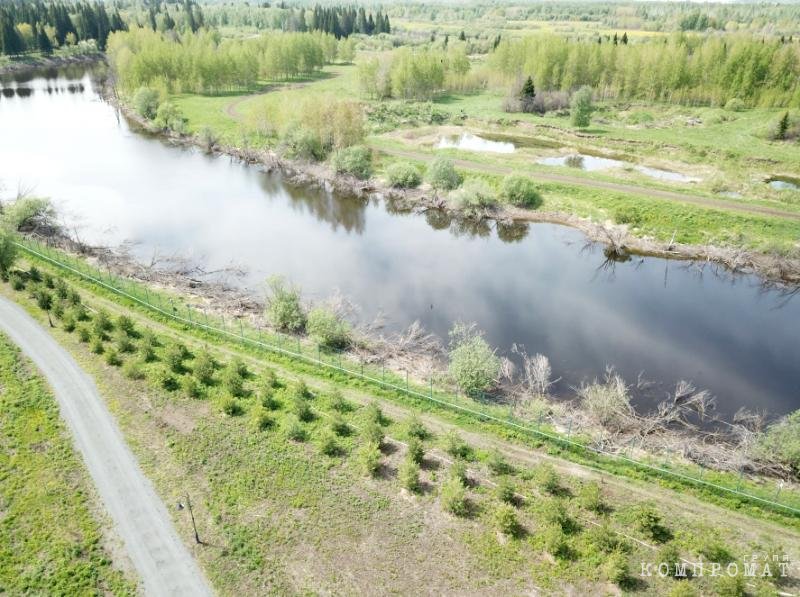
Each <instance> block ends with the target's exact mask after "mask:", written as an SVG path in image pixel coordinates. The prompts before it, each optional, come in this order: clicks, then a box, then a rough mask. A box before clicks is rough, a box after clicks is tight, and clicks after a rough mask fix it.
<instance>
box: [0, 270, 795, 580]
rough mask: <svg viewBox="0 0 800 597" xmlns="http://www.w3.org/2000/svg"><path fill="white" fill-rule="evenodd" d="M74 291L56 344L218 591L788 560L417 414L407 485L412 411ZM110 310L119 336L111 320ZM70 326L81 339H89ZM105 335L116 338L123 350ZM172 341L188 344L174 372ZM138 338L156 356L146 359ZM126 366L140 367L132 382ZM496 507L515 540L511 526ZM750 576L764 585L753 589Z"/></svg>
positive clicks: (703, 513) (581, 474)
mask: <svg viewBox="0 0 800 597" xmlns="http://www.w3.org/2000/svg"><path fill="white" fill-rule="evenodd" d="M45 282H46V279H45ZM28 284H29V285H30V288H28V289H27V290H25V291H21V292H13V291H12V290H11V289H10V287H8V286H6V287H4V290H3V292H5V293H7V294H9V295H10V296H13V297H14V298H15V299H16V300H18V301H21V302H22V303H23V304H24V305H25V306H26V307H27V308H28V309H29V310H30V311H31V312H32V313H34V314H35V315H36V316H37V317H39V319H40V320H43V317H44V314H43V313H42V312H41V311H38V310H37V309H36V307H35V306H34V303H33V301H32V300H31V299H30V298H28V295H29V292H30V291H31V290H32V289H33V288H34V287H36V284H35V283H34V282H31V281H29V282H28ZM81 292H82V294H83V295H84V296H83V300H82V303H83V305H84V306H85V307H86V308H87V315H88V316H89V321H87V322H85V323H80V322H79V323H78V326H77V328H76V330H75V331H72V332H69V331H67V330H66V329H64V327H65V326H64V324H62V323H61V322H60V321H58V322H57V328H56V330H54V334H55V335H56V337H57V338H58V339H59V341H60V342H62V343H63V344H64V346H66V347H67V348H68V349H69V350H70V351H72V352H73V354H74V355H75V356H76V357H77V358H78V359H79V362H81V364H82V365H83V366H84V368H85V369H86V370H87V371H88V372H89V373H90V374H92V375H93V376H94V377H95V379H96V380H97V382H98V385H99V387H100V389H101V392H102V393H103V394H104V395H105V396H107V397H109V400H110V406H111V408H112V410H113V411H114V412H115V414H116V415H117V417H118V419H119V420H120V422H121V426H122V427H123V430H124V431H125V433H126V435H127V437H128V440H129V441H130V442H131V444H132V447H133V448H134V451H135V452H136V453H137V456H138V457H139V459H140V461H141V462H142V466H143V468H144V469H145V471H146V473H147V474H148V475H149V476H151V477H152V478H153V479H154V481H155V483H156V486H157V488H158V489H159V491H160V493H161V495H162V497H163V499H164V500H165V502H166V503H174V502H175V501H179V500H181V499H182V497H183V496H184V495H185V494H186V493H189V494H190V495H191V496H192V500H193V502H194V504H195V513H196V515H197V519H198V527H199V531H200V535H201V538H202V539H203V540H204V542H205V545H204V546H200V547H197V548H196V551H195V553H196V554H197V555H198V557H199V558H200V560H201V562H202V563H203V565H204V566H205V568H206V570H207V571H208V573H209V576H210V578H211V579H212V582H214V584H215V587H216V588H217V589H218V590H219V591H220V592H221V593H222V594H234V593H241V592H243V591H244V592H245V593H252V592H259V591H261V592H263V591H266V592H279V593H282V594H287V593H291V594H294V593H317V592H328V591H330V590H333V589H334V588H335V590H336V591H337V592H344V593H349V592H364V591H369V592H379V593H384V592H401V593H406V592H418V591H420V590H425V591H434V592H438V593H452V592H464V591H471V592H474V591H481V592H486V593H497V592H498V591H506V592H512V593H520V592H529V591H531V590H535V589H536V588H537V587H538V588H540V589H542V590H544V591H545V592H553V593H558V592H562V591H563V590H564V587H565V586H568V587H572V588H573V589H574V590H575V591H577V592H581V593H583V594H589V593H597V592H615V591H616V590H617V589H616V588H615V585H618V586H620V587H622V588H623V589H625V590H627V591H630V592H635V593H642V594H647V593H649V594H665V593H667V592H668V591H669V590H670V588H671V586H672V585H674V584H675V582H674V581H672V580H670V579H663V578H658V577H654V578H641V577H638V576H637V572H636V571H637V570H638V568H639V562H642V561H644V562H658V561H659V560H658V558H659V557H664V555H665V554H669V553H674V550H677V553H679V554H680V555H681V556H682V557H685V558H687V559H690V560H694V559H696V558H697V557H698V556H699V555H704V557H706V559H713V558H714V557H724V558H730V559H731V560H738V559H740V557H744V555H745V554H749V553H751V550H754V549H758V550H762V549H763V550H765V551H766V552H768V553H783V552H784V551H785V552H788V553H789V554H795V553H796V551H797V549H798V548H800V542H799V541H798V537H797V534H796V533H795V532H793V531H789V530H788V529H784V530H778V528H777V527H775V526H773V525H770V524H769V523H764V522H762V521H759V520H756V519H749V518H746V517H744V515H742V514H739V513H734V512H728V511H725V510H718V509H716V508H714V507H698V504H697V503H696V502H695V501H694V500H693V499H692V498H689V497H688V496H676V497H673V498H669V497H668V496H669V492H664V491H659V490H656V489H655V488H653V487H651V490H650V491H646V490H645V491H643V488H644V487H646V485H638V484H626V483H624V482H618V481H617V482H608V481H606V482H604V483H603V484H602V486H601V487H600V494H601V496H602V498H601V501H602V503H603V504H604V506H603V507H602V508H599V509H597V508H596V507H592V506H590V505H589V506H587V504H588V503H589V502H587V500H586V497H585V496H586V492H587V491H589V490H587V489H586V488H587V487H592V486H593V484H592V483H590V481H591V480H592V479H593V478H595V475H594V474H593V473H591V472H590V470H588V469H583V468H581V467H574V466H573V465H570V464H569V463H564V462H563V461H560V460H559V459H552V458H550V457H548V456H547V455H546V454H542V453H538V454H537V453H531V458H528V457H523V453H522V452H519V451H517V452H514V453H513V454H511V453H507V452H500V451H499V450H498V449H495V448H492V447H491V446H492V445H493V444H491V443H488V444H487V443H486V442H485V441H484V440H483V439H481V438H482V436H481V435H478V434H476V433H474V432H470V433H464V434H463V437H464V438H466V443H465V444H463V445H461V446H460V447H458V449H457V452H458V453H459V454H460V456H458V457H455V456H454V453H455V452H454V451H453V450H454V447H453V442H452V440H450V439H449V437H450V435H449V433H448V429H452V425H448V424H443V423H442V421H441V420H440V419H438V418H432V417H430V416H427V415H426V416H424V417H421V419H420V422H421V423H422V424H423V426H424V427H426V428H427V433H426V434H424V439H423V440H422V448H423V450H424V453H425V459H424V460H423V466H422V467H421V469H420V473H419V478H418V480H419V486H418V488H416V489H415V490H411V491H410V490H408V489H407V488H406V483H405V481H404V480H403V478H402V475H401V474H400V470H401V469H402V467H403V462H404V460H405V458H406V453H407V451H408V448H407V443H408V442H409V441H410V435H409V433H410V430H411V427H410V426H409V416H411V414H412V413H413V410H409V409H408V408H403V407H398V406H394V405H392V404H389V403H385V402H384V403H383V406H382V408H383V414H382V415H379V414H378V412H377V411H376V410H375V409H374V407H371V406H370V403H371V401H370V399H369V394H367V395H366V396H365V394H364V393H363V392H353V391H352V390H351V389H349V388H348V387H347V386H341V385H339V384H338V383H336V380H335V379H333V380H331V381H325V380H324V379H322V380H320V379H319V378H313V377H309V376H307V375H304V374H298V373H297V372H295V371H293V370H292V369H291V368H287V364H286V363H284V362H282V361H280V360H278V361H273V362H268V361H266V360H265V359H264V357H255V356H254V355H249V354H247V353H238V352H237V351H231V350H229V349H228V348H226V347H224V346H222V345H220V344H217V343H214V342H209V341H207V340H200V339H196V338H194V337H192V336H191V335H189V334H186V333H184V332H181V331H180V330H179V329H173V328H169V327H166V326H163V325H162V324H160V323H158V322H156V321H152V320H150V319H148V318H146V317H143V316H141V315H140V314H139V313H137V312H135V311H130V310H128V309H126V308H124V307H123V306H122V305H121V304H118V303H115V302H112V301H108V300H106V299H104V298H103V297H101V296H95V295H93V294H91V293H87V292H86V289H83V290H81ZM100 310H105V311H106V312H107V313H108V315H109V316H110V317H109V324H108V325H107V326H106V329H105V331H100V329H99V327H98V326H97V325H94V324H93V320H96V319H97V318H98V317H99V316H98V315H96V314H97V313H98V312H99V311H100ZM119 314H125V315H127V316H128V317H130V318H131V319H130V321H129V323H132V324H133V326H131V325H126V326H124V328H123V327H122V326H121V325H119V326H118V325H117V323H116V322H117V321H118V319H117V315H119ZM80 329H86V330H88V331H89V336H88V337H86V338H85V340H86V341H85V342H84V341H82V338H81V333H79V331H78V330H80ZM119 329H125V330H128V331H127V332H126V334H125V336H126V338H127V342H128V343H130V346H129V347H127V348H126V349H125V350H123V349H122V344H121V342H120V340H119V338H120V334H119V333H118V332H119ZM146 330H150V332H151V333H152V335H151V334H150V333H146ZM176 342H182V343H184V345H185V351H184V352H183V357H182V358H181V359H180V363H178V364H177V365H176V360H175V357H174V355H175V354H176V351H175V350H174V349H175V346H176V344H175V343H176ZM144 343H147V344H148V345H149V346H151V347H152V348H153V350H152V352H151V353H150V356H149V358H148V359H146V360H143V357H142V354H143V353H142V350H143V349H142V345H143V344H144ZM206 350H209V351H210V352H211V355H212V356H213V357H214V359H215V360H216V363H217V364H216V366H215V368H214V370H213V373H212V374H211V376H210V379H209V380H208V381H207V382H203V383H201V384H199V386H197V387H196V389H198V390H199V391H197V392H196V393H195V392H194V391H191V392H190V391H189V389H190V387H191V386H189V385H187V381H186V380H188V379H192V378H197V370H198V368H199V367H200V365H199V364H198V363H199V360H198V357H199V356H200V354H201V353H203V352H204V351H206ZM112 354H113V355H114V356H115V358H113V359H112V358H111V357H110V355H112ZM237 358H238V359H239V360H236V359H237ZM145 361H146V362H145ZM132 363H138V365H136V367H138V368H139V371H140V373H139V374H136V375H134V374H132V373H131V370H132V367H134V365H132ZM236 363H238V364H236ZM233 364H236V365H235V367H234V366H233ZM265 367H269V368H270V369H271V370H272V371H274V372H275V373H276V374H277V377H276V379H275V380H274V382H273V381H270V384H269V385H270V387H271V390H270V391H269V392H268V394H265V393H264V386H263V384H262V383H261V381H263V380H264V379H265V378H264V371H265ZM233 369H236V370H239V371H240V376H241V382H242V387H241V389H240V391H237V392H236V394H238V395H239V397H236V398H234V397H233V396H232V394H231V391H230V388H231V384H230V371H231V370H233ZM244 369H246V371H243V370H244ZM168 378H169V379H171V381H169V382H167V379H168ZM299 381H303V382H306V383H307V384H308V386H307V387H308V390H309V391H308V392H307V393H306V392H302V393H301V392H300V386H298V382H299ZM337 390H341V391H342V393H343V394H344V401H342V400H341V399H339V398H337V396H336V391H337ZM190 394H194V395H195V397H190ZM301 411H302V412H306V413H307V415H302V416H301V414H300V413H301ZM417 416H418V417H419V416H420V415H419V414H417ZM301 420H305V421H306V422H300V421H301ZM375 423H377V424H378V426H379V428H380V429H381V433H383V434H385V435H386V438H387V439H386V440H385V441H384V442H383V447H382V450H381V453H380V456H379V457H378V458H379V462H380V466H379V468H378V470H377V473H376V474H375V475H374V476H370V475H367V474H365V472H364V470H363V468H362V460H361V457H360V456H359V454H360V450H361V447H362V446H363V445H364V441H365V440H364V436H365V430H366V429H370V428H373V429H374V428H375ZM456 445H458V444H456ZM498 445H501V444H498ZM459 459H460V460H463V462H464V463H465V465H466V466H467V467H468V469H469V471H470V472H469V473H468V476H469V478H470V482H469V483H468V485H467V487H466V488H465V491H466V494H467V498H468V502H467V503H468V508H467V510H466V514H465V515H463V516H454V515H452V514H450V513H448V512H445V511H444V510H443V507H442V500H443V499H444V498H443V494H444V493H445V491H444V483H445V480H446V479H447V478H448V477H449V475H450V472H449V468H450V466H451V465H450V464H449V463H450V462H452V461H453V460H459ZM551 466H552V467H553V469H551V468H550V467H551ZM497 484H502V485H506V484H508V485H510V486H511V487H512V488H513V490H512V491H513V492H515V493H516V494H517V497H515V498H514V499H512V500H511V502H512V504H513V506H512V507H511V510H509V509H508V508H505V507H504V506H501V502H502V499H501V495H502V494H500V493H499V492H498V489H497ZM676 498H677V499H676ZM651 501H652V502H653V507H654V508H656V509H657V511H658V513H659V514H658V517H657V518H658V519H659V522H658V523H657V524H656V527H655V529H654V527H653V526H652V525H650V524H645V523H644V522H642V521H643V520H645V519H648V520H649V515H648V516H645V515H644V514H643V512H644V510H643V509H642V508H643V504H644V505H645V506H646V504H647V503H650V502H651ZM509 512H511V517H512V519H513V520H512V522H514V523H515V524H514V525H512V527H513V532H507V531H508V529H509V527H508V525H507V524H506V523H508V513H509ZM500 513H502V516H501V514H500ZM173 516H174V517H175V522H176V524H177V526H178V528H179V530H180V532H181V534H182V535H183V536H185V537H190V536H191V531H190V527H189V521H188V520H187V518H186V516H184V515H183V514H182V513H180V512H178V511H173ZM643 516H644V518H643ZM731 520H734V521H738V522H735V523H734V524H728V523H729V522H730V521H731ZM745 520H746V521H748V522H745ZM504 521H505V522H504ZM504 529H505V530H504ZM709 554H713V555H709ZM720 554H722V555H720ZM410 570H413V573H410V574H409V573H408V571H410ZM620 570H621V572H620ZM615 571H616V572H619V574H616V573H615ZM725 582H727V581H724V580H720V579H711V578H703V579H695V580H693V581H692V582H691V583H690V584H691V587H683V586H682V587H681V588H682V589H685V588H692V589H696V590H698V591H703V592H705V593H706V594H714V593H717V592H718V593H719V594H725V593H724V592H723V591H724V590H726V588H725V586H723V584H724V583H725ZM783 582H784V583H785V582H791V579H787V580H786V581H783ZM753 583H755V585H757V588H759V590H764V591H769V590H774V588H773V587H772V584H771V583H764V581H763V580H754V581H753ZM780 586H783V585H780Z"/></svg>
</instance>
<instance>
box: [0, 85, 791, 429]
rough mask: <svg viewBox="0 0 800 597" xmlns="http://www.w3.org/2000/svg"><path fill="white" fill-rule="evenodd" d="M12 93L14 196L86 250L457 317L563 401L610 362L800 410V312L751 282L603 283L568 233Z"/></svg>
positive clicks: (745, 400)
mask: <svg viewBox="0 0 800 597" xmlns="http://www.w3.org/2000/svg"><path fill="white" fill-rule="evenodd" d="M79 84H82V86H81V85H79ZM70 85H71V87H70ZM17 87H23V88H24V89H25V90H26V91H24V92H23V93H17V92H14V93H10V92H5V93H0V183H2V184H3V185H4V187H5V189H4V192H3V194H4V195H5V196H8V195H12V194H14V193H15V192H16V191H17V188H18V187H22V188H30V189H33V190H34V192H35V193H37V194H40V195H46V196H50V197H51V198H52V199H53V200H54V203H55V204H56V206H57V207H58V209H59V211H60V213H61V214H62V215H63V217H64V219H65V220H66V221H67V222H68V223H69V224H70V226H71V228H72V229H73V231H74V232H76V233H77V234H78V235H79V236H80V237H81V239H82V240H84V241H87V242H90V243H98V244H108V245H118V244H120V243H122V242H124V241H131V242H133V243H135V244H134V245H133V246H134V248H133V251H134V254H135V255H136V256H137V257H138V258H140V259H143V260H146V261H149V260H150V259H151V257H152V256H153V254H154V253H158V254H161V255H171V254H180V255H182V256H185V257H188V258H191V259H195V260H197V261H199V262H202V263H203V264H204V266H205V267H206V269H208V270H214V269H217V268H222V267H225V266H227V265H230V264H236V265H239V266H242V267H244V268H245V269H246V270H247V275H246V276H245V278H243V279H242V280H240V281H239V283H241V284H243V285H245V286H246V287H247V288H249V289H251V290H253V292H256V293H258V294H259V295H260V294H261V293H262V285H263V283H262V281H263V280H264V278H265V277H266V276H268V275H269V274H272V273H281V274H285V275H286V276H288V277H289V278H291V279H292V280H294V281H295V282H297V283H298V284H300V285H301V286H302V288H303V290H304V292H305V293H306V295H307V296H308V297H309V298H311V299H322V298H324V297H326V296H328V295H330V294H331V293H332V292H333V291H334V290H335V289H338V290H340V291H341V293H342V294H344V295H345V296H346V297H348V298H349V299H351V300H352V301H353V302H354V303H355V304H357V305H359V306H360V307H361V312H360V317H361V318H362V319H363V320H371V319H372V318H373V317H374V316H375V315H376V314H377V313H378V312H383V313H384V314H386V316H387V317H386V319H387V323H388V325H389V326H390V327H392V328H395V329H397V328H403V327H405V326H407V325H408V324H410V323H411V322H413V321H414V320H415V319H419V320H420V321H421V322H422V323H423V324H424V325H425V326H426V327H427V328H428V329H429V330H431V331H433V332H435V333H437V334H439V335H441V336H446V333H447V330H448V329H449V328H450V326H451V325H452V323H453V322H454V321H455V320H458V319H462V320H466V321H474V322H476V323H477V324H478V326H479V327H480V328H481V329H483V330H485V331H486V335H487V338H488V340H489V341H490V342H491V343H492V344H494V345H496V346H498V347H499V348H500V349H501V350H502V351H507V350H508V349H509V348H510V346H511V345H512V344H513V343H520V344H524V345H525V346H526V347H527V349H528V351H529V352H531V353H533V352H541V353H543V354H546V355H547V356H548V357H550V360H551V362H552V365H553V368H554V371H555V373H556V375H557V376H560V377H562V381H561V382H560V383H559V389H560V390H561V391H565V392H566V391H568V390H569V387H570V386H571V385H576V384H578V383H579V382H580V381H581V380H583V379H587V378H592V377H595V376H598V375H602V373H603V371H604V369H605V367H606V365H614V366H616V368H617V369H618V370H619V371H620V372H621V373H622V374H623V375H624V376H625V377H626V379H628V380H629V381H631V382H633V381H635V379H636V378H637V375H638V374H639V373H640V372H643V374H644V377H646V378H647V379H650V380H654V381H656V382H658V384H657V385H656V386H655V387H654V389H653V393H654V395H655V396H656V397H661V396H663V395H664V392H666V391H667V390H668V389H670V388H671V387H673V386H674V383H675V382H676V381H677V380H679V379H690V380H692V381H693V382H694V383H695V384H696V385H697V386H698V387H700V388H708V389H709V390H711V391H712V392H713V394H714V395H716V396H717V399H718V409H719V410H720V411H722V412H724V413H726V414H728V415H730V414H732V413H733V412H735V411H736V410H737V409H738V408H739V407H740V406H747V407H749V408H751V409H767V410H768V411H770V412H771V413H774V414H778V413H785V412H788V411H791V410H794V409H797V408H800V297H796V298H794V299H793V300H786V298H785V297H784V296H782V295H781V294H780V293H778V292H776V291H768V292H765V291H762V290H761V289H760V286H759V283H758V280H757V279H756V278H754V277H747V276H732V275H730V274H728V273H724V272H723V273H717V274H714V273H713V272H711V271H710V270H706V271H705V273H703V274H700V273H698V272H699V270H698V268H697V267H695V266H693V265H692V264H688V263H685V262H674V261H673V262H670V261H666V260H663V259H655V258H644V259H641V258H633V259H632V260H630V261H628V262H625V263H617V264H615V265H614V267H613V268H603V267H602V266H603V262H604V259H605V258H604V255H603V252H602V248H601V247H596V246H595V247H592V248H590V249H589V250H586V249H585V248H584V244H585V241H584V238H583V236H582V235H581V234H580V233H578V232H576V231H574V230H571V229H569V228H565V227H560V226H555V225H547V224H537V225H531V226H529V227H525V226H521V227H506V228H498V227H496V226H494V225H492V226H487V227H485V228H479V229H477V230H476V229H474V228H469V227H465V226H459V225H458V224H455V223H452V222H449V221H448V220H447V219H446V218H443V217H442V216H441V215H437V214H429V215H428V216H420V215H410V214H398V213H391V212H390V211H389V210H387V208H386V207H385V205H384V204H383V203H382V202H379V201H371V202H364V201H358V200H353V199H345V198H338V197H335V196H331V195H329V194H326V193H324V192H312V191H302V190H297V189H290V188H288V187H287V186H285V185H284V184H283V183H282V182H281V180H280V178H278V177H276V176H271V175H268V174H265V173H263V172H261V171H260V170H259V169H258V168H255V167H251V166H245V165H242V164H240V163H237V162H234V161H231V160H230V159H228V158H226V157H208V156H205V155H203V154H202V153H200V152H198V151H195V150H190V149H184V148H176V147H172V146H170V145H168V144H166V143H164V142H162V141H160V140H158V139H153V138H150V137H147V136H144V135H141V134H138V133H136V132H134V131H133V130H132V129H131V127H130V126H129V125H128V124H127V123H126V122H125V120H124V119H121V118H120V117H119V116H118V115H117V113H116V111H115V110H114V109H113V108H112V107H111V106H109V105H108V104H106V103H104V102H103V101H101V100H100V98H99V97H98V95H97V93H96V91H95V86H93V84H92V81H91V80H90V78H89V77H88V76H83V75H82V74H78V75H77V76H76V75H72V76H65V75H59V76H56V75H55V74H52V75H50V78H46V77H43V76H39V77H34V78H29V80H27V81H24V82H19V83H16V82H13V81H6V82H4V83H3V88H4V89H16V88H17ZM48 88H49V89H50V91H48Z"/></svg>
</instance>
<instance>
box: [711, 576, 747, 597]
mask: <svg viewBox="0 0 800 597" xmlns="http://www.w3.org/2000/svg"><path fill="white" fill-rule="evenodd" d="M714 585H715V586H714V588H715V589H716V595H718V597H745V595H747V586H746V584H745V582H744V576H742V575H739V576H728V575H727V574H722V575H721V576H719V577H718V578H717V579H716V580H715V582H714Z"/></svg>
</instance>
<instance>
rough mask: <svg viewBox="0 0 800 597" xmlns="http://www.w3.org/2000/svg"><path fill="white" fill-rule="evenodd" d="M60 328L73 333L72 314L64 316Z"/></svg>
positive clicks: (73, 318)
mask: <svg viewBox="0 0 800 597" xmlns="http://www.w3.org/2000/svg"><path fill="white" fill-rule="evenodd" d="M61 327H62V328H64V331H65V332H74V331H75V317H73V315H72V313H67V314H66V315H65V316H64V319H63V320H62V322H61Z"/></svg>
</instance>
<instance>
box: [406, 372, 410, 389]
mask: <svg viewBox="0 0 800 597" xmlns="http://www.w3.org/2000/svg"><path fill="white" fill-rule="evenodd" d="M408 393H409V392H408V369H406V394H408Z"/></svg>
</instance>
